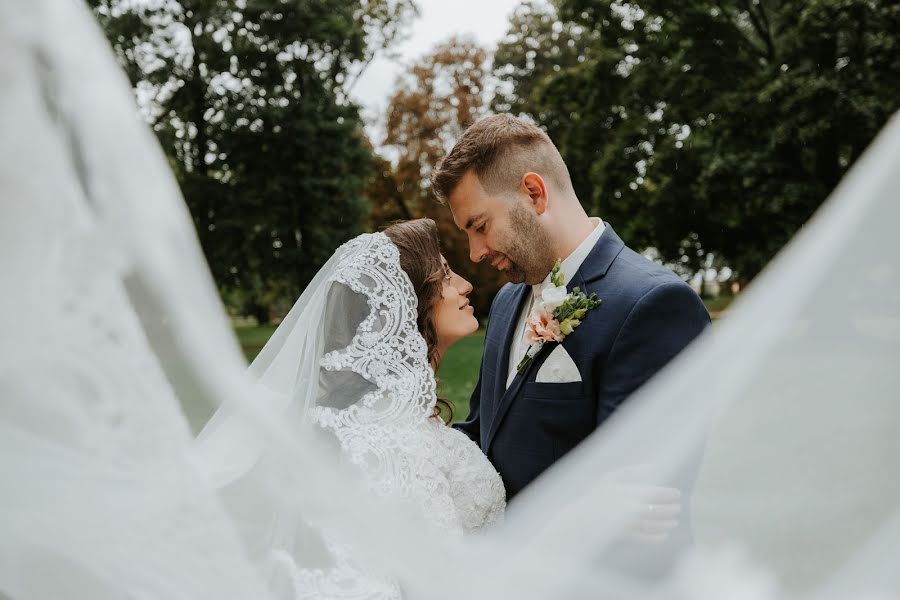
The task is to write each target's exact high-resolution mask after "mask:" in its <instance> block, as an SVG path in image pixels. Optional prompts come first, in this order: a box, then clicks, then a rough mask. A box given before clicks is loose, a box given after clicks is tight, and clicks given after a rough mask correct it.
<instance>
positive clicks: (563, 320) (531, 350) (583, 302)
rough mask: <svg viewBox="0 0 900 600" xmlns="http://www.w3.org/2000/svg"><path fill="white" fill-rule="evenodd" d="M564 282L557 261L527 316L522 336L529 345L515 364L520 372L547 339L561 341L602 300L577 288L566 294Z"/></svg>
mask: <svg viewBox="0 0 900 600" xmlns="http://www.w3.org/2000/svg"><path fill="white" fill-rule="evenodd" d="M563 281H565V277H564V275H563V273H562V271H560V264H559V261H558V260H557V261H556V264H555V265H553V270H552V271H551V272H550V283H549V284H547V285H545V286H544V288H543V289H542V290H541V299H540V302H538V303H537V304H536V305H535V307H534V309H532V311H531V314H529V315H528V319H527V321H526V329H525V339H526V340H527V341H528V343H529V344H531V345H530V346H529V347H528V351H527V352H526V353H525V356H524V357H522V360H521V361H519V364H518V366H516V371H518V372H519V373H521V372H522V371H524V370H525V367H527V366H528V363H530V362H531V359H532V358H534V356H535V355H536V354H537V353H538V350H540V349H541V347H542V346H543V345H544V344H545V343H546V342H549V341H554V342H562V341H563V340H564V339H565V338H566V336H567V335H569V334H570V333H572V332H573V331H574V330H575V328H576V327H578V326H579V325H581V321H582V320H583V319H584V317H585V315H586V314H587V313H588V311H591V310H594V309H595V308H597V307H598V306H600V303H601V302H603V301H602V300H600V299H599V298H597V294H591V295H590V296H585V295H584V292H582V291H581V290H579V289H578V288H574V289H573V290H572V292H571V293H569V292H568V291H567V290H566V286H565V284H564V283H563Z"/></svg>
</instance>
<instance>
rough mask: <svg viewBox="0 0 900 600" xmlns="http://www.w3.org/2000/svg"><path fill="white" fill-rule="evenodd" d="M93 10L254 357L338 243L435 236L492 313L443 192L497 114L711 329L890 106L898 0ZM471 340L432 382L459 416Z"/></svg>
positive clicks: (497, 278)
mask: <svg viewBox="0 0 900 600" xmlns="http://www.w3.org/2000/svg"><path fill="white" fill-rule="evenodd" d="M88 4H89V5H90V7H91V8H92V10H93V11H94V14H95V15H96V17H97V20H98V22H99V23H100V25H101V26H102V28H103V30H104V32H105V34H106V36H107V38H108V39H109V41H110V43H111V44H112V46H113V49H114V50H115V53H116V56H117V57H118V59H119V61H120V64H121V65H122V66H123V67H124V68H125V70H126V72H127V74H128V76H129V78H130V80H131V82H132V85H133V87H134V91H135V100H136V111H138V112H139V113H140V115H141V117H142V118H143V119H145V120H146V121H147V123H148V124H149V126H150V127H152V129H153V131H154V132H155V133H156V135H157V137H158V139H159V141H160V144H161V145H162V148H163V150H164V152H165V153H166V155H167V157H168V159H169V163H170V165H171V168H172V170H173V172H174V173H175V176H176V178H177V179H178V182H179V184H180V186H181V190H182V193H183V195H184V197H185V200H186V202H187V205H188V208H189V209H190V212H191V215H192V217H193V220H194V224H195V226H196V230H197V234H198V237H199V239H200V242H201V244H202V247H203V250H204V253H205V254H206V257H207V260H208V262H209V266H210V269H211V270H212V273H213V276H214V278H215V281H216V284H217V286H218V289H219V292H220V294H221V297H222V300H223V302H224V304H225V306H226V308H227V309H228V311H229V313H230V315H231V316H232V318H233V320H234V323H235V329H236V333H237V335H238V339H239V340H240V342H241V344H242V347H243V348H244V351H245V354H246V355H247V357H248V358H252V357H253V356H255V354H256V353H257V352H258V351H259V349H260V348H261V347H262V345H263V344H264V343H265V341H266V340H267V339H268V337H269V335H270V334H271V332H272V331H273V330H274V327H275V326H276V325H277V323H278V321H279V319H280V318H281V317H282V316H283V315H284V314H285V313H286V312H287V310H288V309H289V308H290V306H291V305H292V304H293V302H294V301H295V300H296V298H297V297H298V296H299V294H300V293H301V292H302V290H303V289H304V287H305V286H306V284H307V282H308V281H309V280H310V279H311V278H312V276H313V275H314V274H315V272H316V271H317V270H318V269H319V267H320V266H321V265H322V264H323V263H324V262H325V261H326V260H327V259H328V257H329V256H330V255H331V254H332V252H333V251H334V249H335V248H337V247H338V246H339V245H340V244H342V243H343V242H345V241H347V240H349V239H350V238H352V237H354V236H356V235H357V234H359V233H362V232H365V231H377V230H379V229H382V228H383V227H384V226H386V225H387V224H389V223H391V222H393V221H395V220H398V219H410V218H416V217H422V216H427V217H430V218H432V219H434V220H435V221H437V223H438V227H439V229H440V233H441V239H442V243H443V246H444V251H445V254H446V256H447V258H448V260H449V261H450V263H451V265H453V267H454V268H455V270H457V271H458V272H459V273H461V274H462V275H463V276H464V277H466V278H467V279H469V280H470V281H471V282H472V283H473V285H474V287H475V291H474V293H473V296H472V303H473V305H474V306H475V308H476V314H477V315H478V316H479V317H480V318H482V319H484V318H485V317H486V315H487V311H488V308H489V306H490V302H491V299H492V298H493V295H494V294H495V293H496V291H497V290H498V289H499V287H500V286H501V285H502V283H503V279H502V276H501V275H500V274H498V273H497V272H495V271H494V270H493V269H491V268H490V267H489V266H487V265H475V264H472V263H471V262H470V261H469V260H468V249H467V245H466V241H465V237H464V236H463V235H462V234H461V233H460V232H459V231H458V230H457V229H456V227H455V226H454V224H453V221H452V219H451V216H450V213H449V210H448V209H447V208H446V207H443V206H441V205H439V204H437V203H436V202H435V200H434V199H433V196H432V194H431V191H430V188H429V183H428V180H429V174H430V172H431V169H432V168H433V166H434V164H435V163H436V161H437V160H438V159H439V158H440V157H441V156H443V154H444V153H446V152H447V151H448V150H449V149H450V147H452V144H453V141H454V140H455V138H456V137H457V136H458V135H459V134H460V133H461V132H462V130H463V129H464V128H465V126H466V125H468V124H470V123H472V122H473V121H475V120H476V119H478V118H479V117H482V116H484V115H487V114H491V113H494V112H511V113H513V114H516V115H520V116H524V117H526V118H529V119H531V120H532V121H534V122H535V123H537V124H538V125H539V126H540V127H542V128H543V129H545V130H546V131H547V133H548V134H549V135H550V137H551V138H552V139H553V140H554V142H555V143H556V145H557V146H558V147H559V150H560V152H561V153H562V155H563V158H564V159H565V161H566V163H567V165H568V166H569V170H570V172H571V175H572V178H573V183H574V186H575V190H576V192H577V194H578V197H579V199H580V200H581V202H582V204H583V205H584V207H585V209H586V210H587V212H588V213H589V214H592V215H598V216H602V217H603V218H604V220H607V221H609V222H611V223H612V224H613V226H614V227H615V228H616V231H617V233H619V234H620V235H621V236H622V238H623V239H624V240H625V241H626V243H627V244H629V245H630V246H632V247H633V248H635V249H637V250H639V251H642V252H644V254H645V255H646V256H647V257H648V259H651V260H656V261H659V262H662V263H664V264H666V265H668V266H669V267H671V268H672V269H673V270H674V271H676V272H677V273H678V274H679V275H681V276H682V277H683V278H684V279H685V280H687V281H690V282H691V283H692V285H693V286H694V287H695V289H696V290H697V292H698V293H699V294H700V295H701V296H702V297H703V298H704V301H705V302H706V303H707V306H708V307H709V308H710V311H711V313H712V314H713V316H718V315H719V314H720V313H721V311H722V310H723V309H725V308H726V307H727V305H728V303H729V302H730V300H731V297H732V294H733V293H734V292H735V291H738V290H741V289H743V288H744V287H745V286H746V285H748V284H752V280H753V279H754V277H755V276H756V275H757V274H758V273H759V272H760V271H761V270H762V269H763V267H764V266H765V265H766V263H767V262H768V261H769V260H770V259H771V258H772V257H773V256H774V255H775V254H776V253H777V252H778V251H779V249H781V247H782V246H783V245H784V244H785V243H786V242H787V241H788V240H789V239H790V238H791V237H792V236H793V235H794V234H795V233H796V232H797V231H798V229H800V228H801V227H802V226H803V224H804V223H805V222H806V221H807V219H808V218H809V217H810V216H811V215H812V213H813V212H814V211H815V210H816V209H817V208H818V207H819V205H820V204H821V203H822V202H823V201H824V200H825V198H826V197H827V196H828V194H829V193H830V192H831V190H832V189H833V188H834V187H835V185H836V184H837V182H838V181H839V180H840V178H841V177H842V175H843V174H844V173H845V172H846V171H847V169H848V168H849V167H850V166H851V165H852V164H853V163H854V161H855V160H856V159H857V158H858V157H859V156H860V154H861V153H862V151H863V150H864V149H865V148H866V146H867V145H868V144H869V142H870V141H871V140H872V139H873V138H874V136H875V134H876V133H877V132H878V130H879V129H880V128H881V127H882V126H883V125H884V124H885V122H886V121H887V119H888V117H889V116H890V115H891V114H892V113H893V112H894V111H896V110H897V109H898V107H900V3H897V2H894V1H888V0H884V1H880V0H807V1H798V0H715V1H710V0H683V1H682V2H670V1H665V0H636V1H634V2H623V1H619V0H555V1H554V2H545V1H529V2H516V1H515V0H495V1H491V0H481V2H474V1H469V0H460V1H458V2H447V1H440V0H419V2H414V1H413V0H227V1H226V0H180V1H176V0H88ZM73 51H77V49H73ZM859 234H860V235H865V232H859ZM482 340H483V331H480V332H479V333H476V334H475V335H473V336H471V337H469V338H467V339H464V340H462V341H461V342H460V343H459V344H457V345H456V346H454V347H453V348H452V349H451V351H450V352H448V354H447V356H446V357H445V359H444V361H443V363H442V364H441V367H440V369H439V371H438V377H439V380H440V383H439V385H440V390H439V392H440V394H441V395H443V396H445V397H447V398H448V399H449V400H451V401H452V402H453V403H454V405H455V406H456V411H455V412H456V416H457V418H459V417H460V416H465V412H466V409H465V406H466V404H467V402H468V394H469V393H470V392H471V389H472V388H473V387H474V384H475V380H476V378H477V367H478V363H479V360H480V355H481V343H482Z"/></svg>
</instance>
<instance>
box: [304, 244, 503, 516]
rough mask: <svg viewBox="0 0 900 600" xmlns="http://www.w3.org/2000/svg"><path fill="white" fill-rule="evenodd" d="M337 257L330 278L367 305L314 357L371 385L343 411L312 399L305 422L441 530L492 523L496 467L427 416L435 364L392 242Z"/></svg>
mask: <svg viewBox="0 0 900 600" xmlns="http://www.w3.org/2000/svg"><path fill="white" fill-rule="evenodd" d="M337 254H338V255H341V256H342V258H341V259H340V261H339V262H338V266H337V268H336V270H335V272H334V275H333V276H332V277H331V278H330V279H329V281H331V282H333V283H334V282H336V283H340V284H343V285H346V286H347V287H349V288H350V289H351V290H353V291H354V292H356V293H359V294H363V295H364V296H365V297H366V300H367V302H368V305H369V310H370V312H369V314H368V316H367V317H366V318H365V319H364V320H363V321H362V323H360V325H359V326H358V328H357V333H356V335H355V336H353V339H352V341H351V343H350V344H349V345H348V346H347V347H345V348H343V349H340V350H336V351H333V352H330V353H328V354H326V355H325V356H323V357H322V359H321V361H320V364H321V366H322V368H323V369H326V370H329V371H338V370H349V371H352V372H354V373H356V374H358V375H360V376H362V377H363V378H364V379H366V380H367V381H370V382H371V383H373V384H374V385H375V387H376V389H375V390H373V391H370V392H368V393H366V394H365V395H364V396H363V397H362V398H360V399H359V401H358V402H356V403H354V404H352V405H350V406H349V407H347V408H343V409H334V408H331V407H325V406H316V407H315V408H313V409H312V410H311V411H310V418H311V420H312V421H313V422H315V423H317V424H319V425H321V426H322V427H324V428H326V429H328V430H330V431H332V432H333V433H334V434H335V436H336V437H337V438H338V440H340V443H341V448H342V449H343V451H344V452H345V453H346V454H347V457H348V458H349V459H350V460H351V461H352V462H353V463H355V464H357V465H359V466H360V467H362V468H363V471H364V473H365V475H366V478H367V480H368V481H369V482H370V485H371V487H372V489H373V490H374V491H375V492H376V493H378V494H381V495H384V496H388V495H398V496H400V497H402V498H408V499H411V500H413V501H414V502H415V503H416V504H417V505H418V506H420V507H421V508H422V509H423V510H425V512H426V513H427V514H428V516H429V518H430V519H432V520H433V522H434V523H435V524H436V525H438V526H439V527H441V528H442V529H445V530H448V531H462V530H472V529H476V528H478V527H481V526H484V525H486V524H489V523H491V522H494V521H496V520H497V519H498V518H499V515H501V514H502V512H503V508H504V507H505V492H504V489H503V484H502V482H501V480H500V477H499V475H498V474H497V472H496V470H494V468H493V467H492V466H491V464H490V463H489V462H488V461H487V459H486V458H485V456H484V454H482V453H481V451H480V450H479V449H478V448H477V446H475V444H474V443H472V441H471V440H469V439H468V438H467V437H466V436H465V435H463V434H461V433H459V432H456V431H453V430H451V429H450V428H448V427H447V426H446V425H444V424H443V423H441V422H440V421H438V420H437V419H436V418H434V417H432V415H433V411H434V407H435V403H436V402H437V396H436V391H435V378H434V371H433V370H432V368H431V365H430V364H429V363H428V350H427V345H426V343H425V340H424V339H423V338H422V335H421V334H420V333H419V330H418V327H417V325H416V314H417V312H416V311H417V299H416V295H415V291H414V290H413V287H412V284H411V283H410V281H409V278H408V277H407V275H406V274H405V273H404V272H403V270H402V268H401V267H400V255H399V251H398V250H397V247H396V246H394V244H393V243H392V242H391V241H390V239H388V237H387V236H386V235H384V234H382V233H375V234H364V235H361V236H359V237H357V238H355V239H353V240H351V241H350V242H348V243H347V244H345V245H344V246H342V247H341V248H340V249H339V250H338V252H337Z"/></svg>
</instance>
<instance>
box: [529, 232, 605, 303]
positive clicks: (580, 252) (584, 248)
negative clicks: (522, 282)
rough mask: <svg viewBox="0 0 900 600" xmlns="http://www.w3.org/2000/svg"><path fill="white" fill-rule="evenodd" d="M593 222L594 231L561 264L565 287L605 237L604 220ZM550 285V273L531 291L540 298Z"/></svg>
mask: <svg viewBox="0 0 900 600" xmlns="http://www.w3.org/2000/svg"><path fill="white" fill-rule="evenodd" d="M591 222H592V223H593V224H594V230H593V231H591V233H590V234H588V236H587V237H586V238H584V239H583V240H582V241H581V243H580V244H578V247H577V248H575V250H573V251H572V254H570V255H569V256H567V257H566V258H565V259H564V260H563V261H562V262H561V263H560V269H559V270H560V271H562V273H563V285H569V282H570V281H572V278H573V277H574V276H575V273H577V272H578V269H580V268H581V265H582V263H583V262H584V259H586V258H587V256H588V254H590V253H591V250H592V249H593V248H594V246H595V245H596V244H597V240H599V239H600V236H601V235H603V231H604V230H605V229H606V225H604V224H603V220H602V219H600V218H599V217H591ZM549 283H550V274H549V273H548V274H547V277H545V278H544V281H542V282H541V283H539V284H537V285H533V286H531V289H532V291H533V292H534V294H535V295H536V296H540V295H541V290H542V289H543V287H544V286H545V285H547V284H549Z"/></svg>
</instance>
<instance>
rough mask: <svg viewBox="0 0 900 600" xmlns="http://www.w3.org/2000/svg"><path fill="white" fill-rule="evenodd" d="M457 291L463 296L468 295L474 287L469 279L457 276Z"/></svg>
mask: <svg viewBox="0 0 900 600" xmlns="http://www.w3.org/2000/svg"><path fill="white" fill-rule="evenodd" d="M459 283H460V285H459V293H460V294H462V295H463V296H468V295H469V294H471V293H472V290H473V289H475V288H474V287H473V286H472V284H471V283H469V281H468V280H467V279H465V278H463V277H460V278H459Z"/></svg>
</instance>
